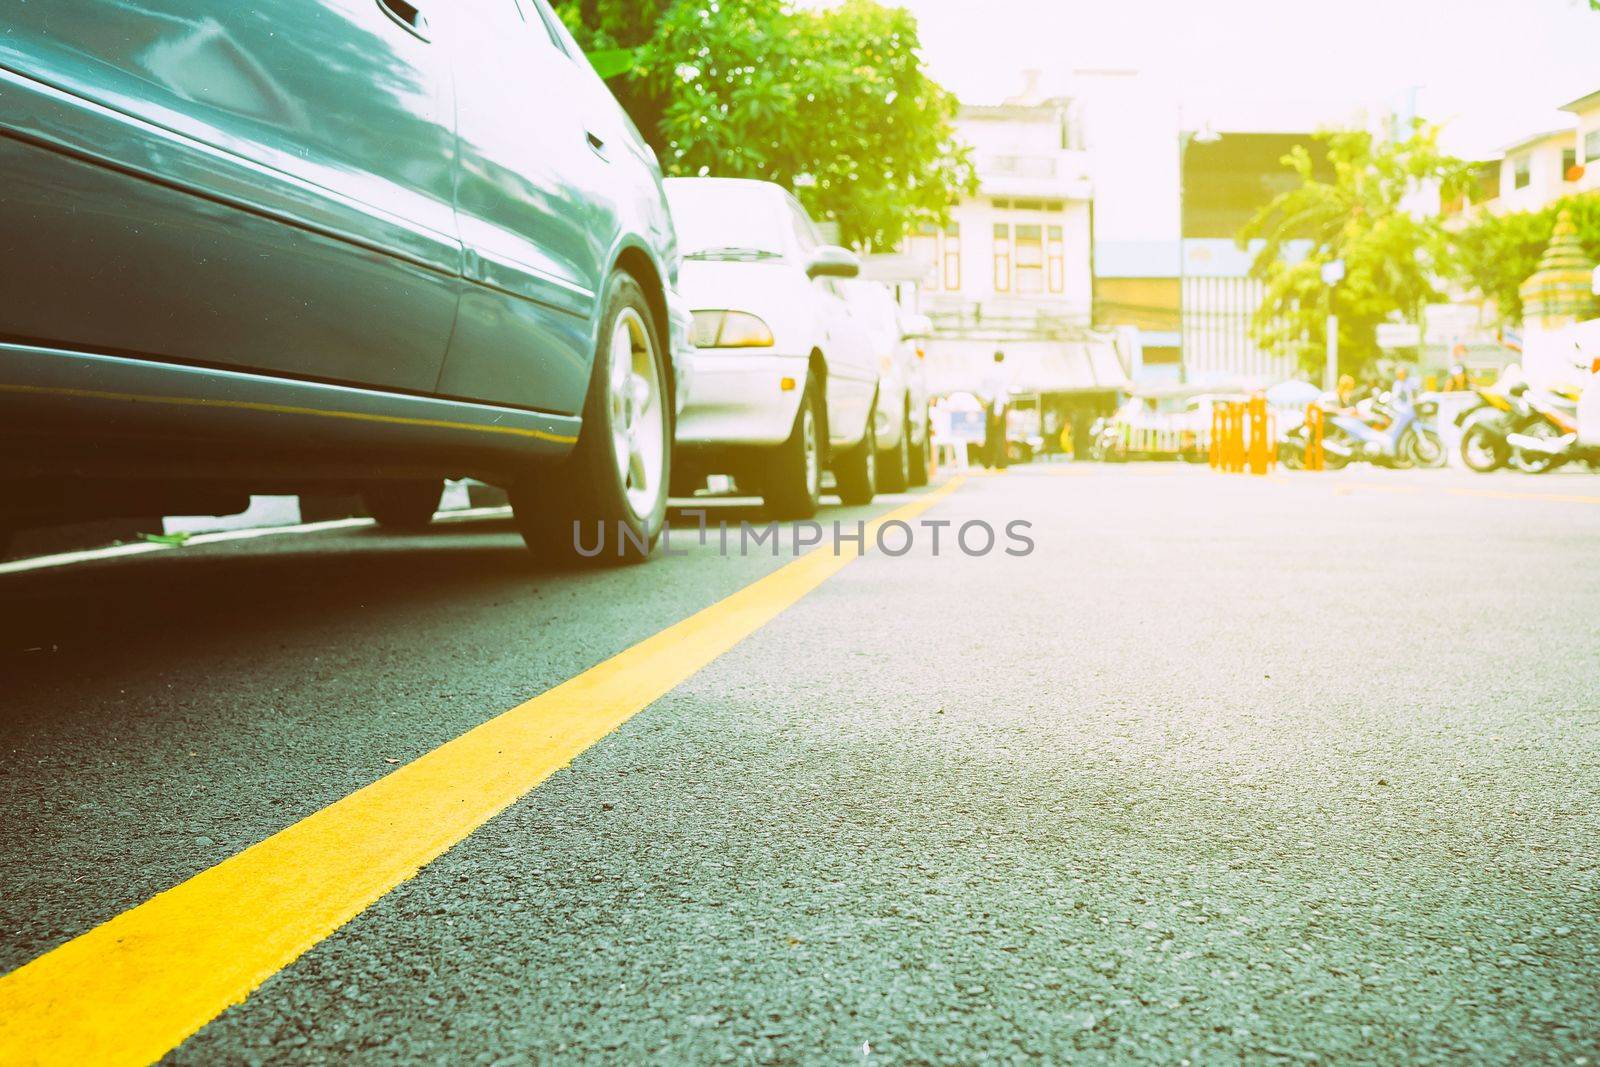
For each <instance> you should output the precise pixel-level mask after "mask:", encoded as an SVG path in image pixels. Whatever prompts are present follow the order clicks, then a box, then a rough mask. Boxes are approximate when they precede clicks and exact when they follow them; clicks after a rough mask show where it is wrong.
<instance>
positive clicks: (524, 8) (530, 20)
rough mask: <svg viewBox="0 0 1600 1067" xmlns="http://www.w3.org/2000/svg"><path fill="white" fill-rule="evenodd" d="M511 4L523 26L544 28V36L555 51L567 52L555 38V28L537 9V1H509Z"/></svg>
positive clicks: (558, 39)
mask: <svg viewBox="0 0 1600 1067" xmlns="http://www.w3.org/2000/svg"><path fill="white" fill-rule="evenodd" d="M511 3H512V4H513V5H515V7H516V9H517V14H518V15H520V16H521V17H522V21H523V22H524V23H525V24H527V25H529V26H539V27H543V28H544V36H545V37H547V38H549V40H550V43H551V44H552V45H554V46H555V47H556V50H557V51H560V52H565V51H566V50H567V48H566V45H564V44H563V43H562V42H561V38H560V37H558V36H556V31H555V28H554V27H552V26H551V25H550V20H549V19H547V18H545V16H544V12H543V11H541V10H540V9H539V6H538V2H537V0H511Z"/></svg>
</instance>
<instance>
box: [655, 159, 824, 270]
mask: <svg viewBox="0 0 1600 1067" xmlns="http://www.w3.org/2000/svg"><path fill="white" fill-rule="evenodd" d="M666 189H667V201H668V203H670V204H671V205H672V218H673V221H674V222H675V223H676V224H677V228H678V243H679V246H680V247H681V248H682V250H683V254H684V255H685V256H693V255H695V254H697V253H701V252H707V251H714V250H719V249H751V250H754V251H757V252H766V253H771V254H773V255H779V256H783V255H787V254H789V252H790V249H791V247H792V245H793V241H792V240H791V239H790V238H789V237H788V235H787V234H786V233H785V232H784V231H785V222H784V218H783V215H782V213H781V212H780V211H778V210H775V205H774V203H773V198H772V196H771V195H770V190H767V189H763V187H762V186H760V185H757V184H754V183H750V184H740V183H737V182H727V183H724V182H719V181H706V180H701V179H695V178H679V179H670V180H668V181H667V183H666Z"/></svg>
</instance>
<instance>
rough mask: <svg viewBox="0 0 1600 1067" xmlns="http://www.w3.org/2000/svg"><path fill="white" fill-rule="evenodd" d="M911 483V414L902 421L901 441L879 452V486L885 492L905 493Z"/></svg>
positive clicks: (907, 414)
mask: <svg viewBox="0 0 1600 1067" xmlns="http://www.w3.org/2000/svg"><path fill="white" fill-rule="evenodd" d="M910 485H911V415H910V413H909V412H907V413H906V415H905V418H904V419H903V421H902V422H901V423H900V442H899V443H898V444H897V445H895V446H894V447H893V448H890V449H886V450H885V451H883V452H880V453H878V488H879V489H880V490H882V491H883V492H885V493H903V492H905V491H906V489H907V488H908V487H909V486H910Z"/></svg>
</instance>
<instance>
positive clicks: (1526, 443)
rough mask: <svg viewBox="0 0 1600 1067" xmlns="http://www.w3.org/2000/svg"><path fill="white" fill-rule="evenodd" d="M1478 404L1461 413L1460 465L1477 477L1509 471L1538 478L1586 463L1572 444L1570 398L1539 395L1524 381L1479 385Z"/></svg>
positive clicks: (1573, 426)
mask: <svg viewBox="0 0 1600 1067" xmlns="http://www.w3.org/2000/svg"><path fill="white" fill-rule="evenodd" d="M1476 392H1477V393H1478V397H1479V399H1480V400H1481V401H1482V403H1481V404H1480V405H1479V406H1477V407H1473V408H1469V409H1468V410H1466V411H1464V412H1462V413H1461V415H1460V416H1458V417H1457V420H1456V421H1457V423H1459V424H1461V425H1462V426H1463V429H1462V432H1461V461H1462V462H1463V463H1465V464H1466V465H1467V467H1469V468H1470V469H1472V470H1475V471H1477V472H1479V473H1480V474H1481V473H1487V472H1489V471H1495V470H1499V469H1500V468H1502V467H1506V466H1511V467H1515V468H1516V469H1518V470H1520V471H1523V472H1524V473H1527V474H1544V473H1545V472H1547V471H1552V470H1554V469H1556V468H1557V467H1559V466H1561V465H1562V464H1563V463H1567V462H1569V461H1571V460H1574V459H1586V458H1589V456H1588V454H1587V453H1588V450H1586V449H1585V448H1583V447H1582V446H1580V445H1579V443H1578V423H1577V419H1576V416H1575V414H1574V411H1573V406H1574V405H1575V403H1576V397H1574V396H1568V395H1564V394H1561V393H1548V394H1547V393H1539V392H1536V391H1534V390H1532V389H1529V388H1528V384H1527V383H1526V382H1521V381H1518V382H1515V383H1513V384H1511V385H1510V386H1508V387H1505V388H1501V387H1498V386H1496V387H1488V386H1480V387H1478V388H1477V389H1476Z"/></svg>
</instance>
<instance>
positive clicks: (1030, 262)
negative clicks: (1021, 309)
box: [1016, 225, 1044, 296]
mask: <svg viewBox="0 0 1600 1067" xmlns="http://www.w3.org/2000/svg"><path fill="white" fill-rule="evenodd" d="M1016 248H1017V294H1018V295H1019V296H1038V295H1039V294H1040V293H1042V292H1044V227H1043V226H1033V225H1026V226H1018V227H1017V228H1016Z"/></svg>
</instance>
